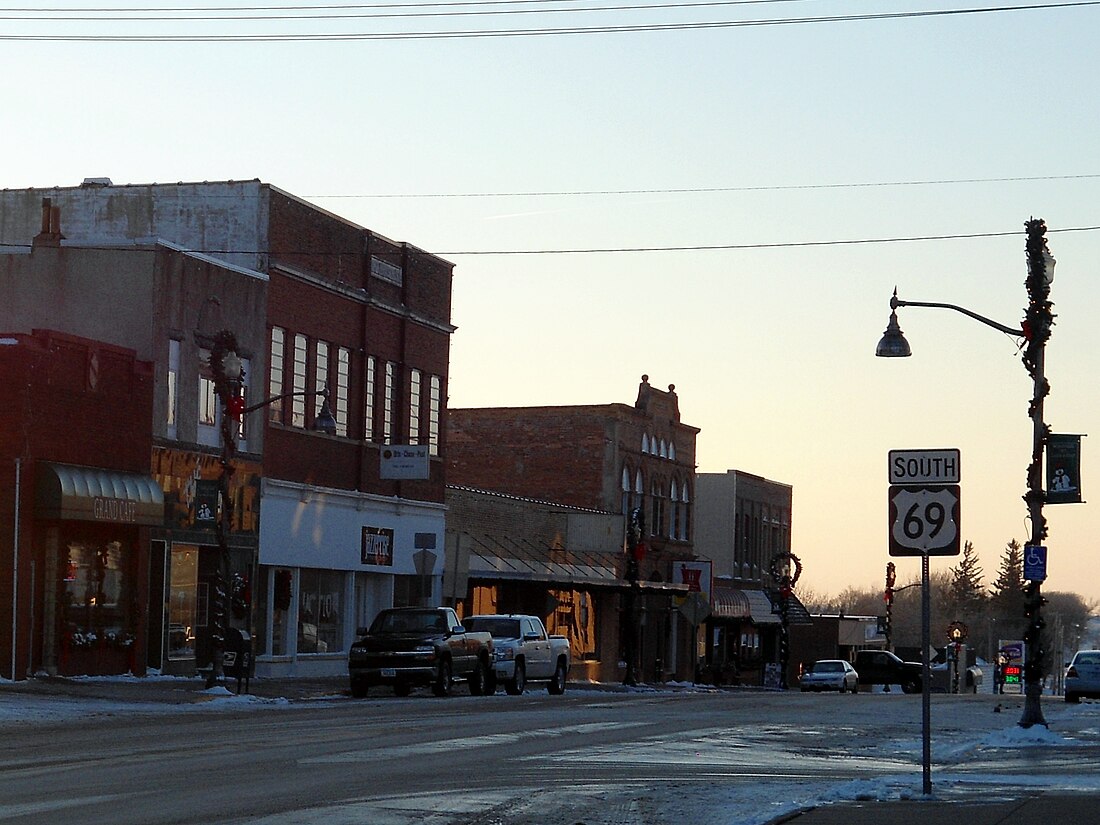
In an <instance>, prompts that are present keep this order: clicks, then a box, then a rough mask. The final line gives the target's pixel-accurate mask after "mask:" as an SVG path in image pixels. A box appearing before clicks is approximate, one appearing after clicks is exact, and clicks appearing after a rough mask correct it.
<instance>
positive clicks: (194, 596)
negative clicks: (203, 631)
mask: <svg viewBox="0 0 1100 825" xmlns="http://www.w3.org/2000/svg"><path fill="white" fill-rule="evenodd" d="M198 582H199V551H198V548H197V547H173V548H172V574H171V580H170V584H169V594H170V595H169V601H168V658H170V659H190V658H194V656H195V636H196V631H197V628H198V627H199V616H198Z"/></svg>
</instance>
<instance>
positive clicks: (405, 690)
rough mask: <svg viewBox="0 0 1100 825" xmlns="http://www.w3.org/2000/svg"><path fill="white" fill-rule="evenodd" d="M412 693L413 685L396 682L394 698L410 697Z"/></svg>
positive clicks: (394, 684)
mask: <svg viewBox="0 0 1100 825" xmlns="http://www.w3.org/2000/svg"><path fill="white" fill-rule="evenodd" d="M411 691H412V685H410V684H409V683H408V682H394V683H393V695H394V696H408V695H409V693H410V692H411Z"/></svg>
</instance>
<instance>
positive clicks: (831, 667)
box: [810, 662, 844, 673]
mask: <svg viewBox="0 0 1100 825" xmlns="http://www.w3.org/2000/svg"><path fill="white" fill-rule="evenodd" d="M843 670H844V665H842V664H841V663H840V662H814V663H813V664H812V665H810V672H811V673H840V672H842V671H843Z"/></svg>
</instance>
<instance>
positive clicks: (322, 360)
mask: <svg viewBox="0 0 1100 825" xmlns="http://www.w3.org/2000/svg"><path fill="white" fill-rule="evenodd" d="M316 354H317V358H316V360H315V361H314V365H313V370H314V372H313V391H314V392H315V393H320V392H321V390H323V389H324V388H325V387H327V386H328V342H327V341H318V342H317V353H316ZM324 403H325V399H324V397H323V396H321V395H314V396H313V419H314V421H316V420H317V416H318V414H319V413H320V412H321V405H322V404H324Z"/></svg>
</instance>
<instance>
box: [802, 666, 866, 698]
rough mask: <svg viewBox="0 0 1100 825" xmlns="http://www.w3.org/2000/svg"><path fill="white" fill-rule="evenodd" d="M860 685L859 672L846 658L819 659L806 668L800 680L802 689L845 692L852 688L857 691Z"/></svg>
mask: <svg viewBox="0 0 1100 825" xmlns="http://www.w3.org/2000/svg"><path fill="white" fill-rule="evenodd" d="M858 685H859V674H858V673H856V669H855V668H854V667H852V665H851V664H850V663H848V662H846V661H845V660H844V659H819V660H818V661H816V662H814V663H813V664H812V665H810V666H809V667H808V668H806V670H805V672H804V673H803V674H802V678H801V679H799V680H798V687H799V689H800V690H802V691H807V690H835V691H837V692H839V693H844V692H845V691H849V690H850V691H851V692H852V693H855V692H856V688H857V686H858Z"/></svg>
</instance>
